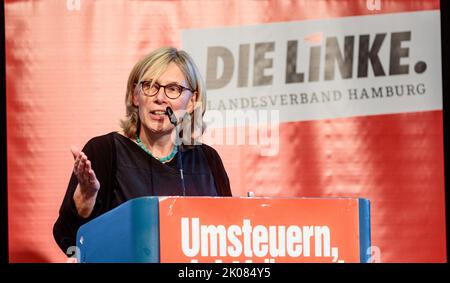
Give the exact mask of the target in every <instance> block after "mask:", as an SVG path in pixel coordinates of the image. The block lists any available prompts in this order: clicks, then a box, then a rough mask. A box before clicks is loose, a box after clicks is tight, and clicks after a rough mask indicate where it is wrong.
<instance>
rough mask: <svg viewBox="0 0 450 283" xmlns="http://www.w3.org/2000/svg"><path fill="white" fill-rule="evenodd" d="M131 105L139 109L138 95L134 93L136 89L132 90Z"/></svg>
mask: <svg viewBox="0 0 450 283" xmlns="http://www.w3.org/2000/svg"><path fill="white" fill-rule="evenodd" d="M133 105H134V106H136V107H139V93H138V92H137V91H136V88H135V89H134V90H133Z"/></svg>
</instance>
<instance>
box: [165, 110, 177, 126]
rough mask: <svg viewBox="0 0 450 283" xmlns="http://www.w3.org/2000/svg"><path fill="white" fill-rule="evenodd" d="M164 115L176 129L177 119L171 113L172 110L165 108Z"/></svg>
mask: <svg viewBox="0 0 450 283" xmlns="http://www.w3.org/2000/svg"><path fill="white" fill-rule="evenodd" d="M166 115H167V116H168V117H169V121H170V123H172V124H173V125H174V126H175V127H176V126H177V124H178V121H177V117H176V116H175V114H174V113H173V110H172V108H170V107H169V106H167V108H166Z"/></svg>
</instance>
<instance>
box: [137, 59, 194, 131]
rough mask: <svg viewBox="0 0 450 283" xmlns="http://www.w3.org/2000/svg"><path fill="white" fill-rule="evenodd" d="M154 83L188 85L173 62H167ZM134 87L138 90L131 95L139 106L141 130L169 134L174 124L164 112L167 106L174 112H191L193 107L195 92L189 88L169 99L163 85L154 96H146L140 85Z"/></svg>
mask: <svg viewBox="0 0 450 283" xmlns="http://www.w3.org/2000/svg"><path fill="white" fill-rule="evenodd" d="M153 79H154V78H152V77H150V76H144V80H145V81H150V80H153ZM156 83H157V84H159V85H168V84H172V83H176V84H178V85H179V86H183V87H187V88H188V87H189V86H188V84H187V82H186V78H185V77H184V75H183V73H182V72H181V70H180V68H179V67H178V66H177V65H176V64H175V63H173V62H171V63H169V65H168V66H167V70H166V71H165V72H164V73H163V74H162V75H161V76H160V77H159V78H158V79H157V80H156ZM136 87H138V90H139V91H138V92H135V94H134V95H133V103H134V105H136V106H137V107H139V119H140V121H141V130H144V129H145V130H149V131H151V132H153V133H157V134H170V133H171V132H172V130H173V128H174V126H173V125H172V124H171V123H170V121H169V118H168V116H167V115H166V114H165V111H166V108H167V106H170V107H171V108H172V110H173V111H174V112H175V114H177V112H178V111H180V112H181V113H182V112H183V111H187V112H188V113H191V112H192V111H193V109H194V104H195V94H194V93H192V92H191V91H189V90H184V91H182V93H181V95H180V96H179V97H178V98H176V99H170V98H168V97H167V96H166V95H165V93H164V88H163V87H160V88H159V91H158V92H157V93H156V95H154V96H146V95H144V93H143V91H142V89H141V86H140V85H138V86H136ZM180 112H178V113H180ZM178 116H179V115H177V117H178ZM142 127H144V129H142Z"/></svg>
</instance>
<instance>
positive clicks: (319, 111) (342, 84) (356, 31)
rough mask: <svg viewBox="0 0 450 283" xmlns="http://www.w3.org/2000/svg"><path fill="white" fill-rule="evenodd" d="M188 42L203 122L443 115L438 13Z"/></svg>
mask: <svg viewBox="0 0 450 283" xmlns="http://www.w3.org/2000/svg"><path fill="white" fill-rule="evenodd" d="M182 45H183V49H184V50H186V51H187V52H188V53H189V54H191V55H192V57H193V58H194V60H195V61H196V62H197V64H198V66H199V68H200V71H201V72H202V74H203V75H204V76H205V80H206V84H207V89H208V106H207V107H208V108H207V109H208V110H209V111H207V112H206V117H205V119H206V120H208V118H207V117H208V112H209V113H212V114H214V112H216V114H217V111H212V110H219V111H221V113H222V114H225V113H226V112H227V111H226V110H238V109H241V110H249V109H252V110H253V111H254V110H255V109H256V110H264V111H267V110H279V119H280V122H289V121H304V120H316V119H325V118H340V117H354V116H366V115H380V114H391V113H405V112H417V111H430V110H439V109H442V84H441V80H442V79H441V48H440V12H439V11H435V10H434V11H423V12H408V13H395V14H384V15H371V16H355V17H345V18H338V19H323V20H308V21H301V22H286V23H274V24H261V25H252V26H239V27H231V28H214V29H193V30H183V31H182ZM228 112H230V111H228ZM212 120H213V121H211V123H212V124H210V125H209V126H213V125H214V119H212ZM222 120H227V119H222ZM216 126H224V125H223V124H221V125H216ZM230 126H231V125H230Z"/></svg>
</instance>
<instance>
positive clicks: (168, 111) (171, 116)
mask: <svg viewBox="0 0 450 283" xmlns="http://www.w3.org/2000/svg"><path fill="white" fill-rule="evenodd" d="M166 115H167V116H168V117H169V121H170V123H172V125H174V126H175V134H176V141H175V142H176V143H177V144H178V143H179V144H180V150H179V151H178V160H177V161H178V169H179V170H180V178H181V188H182V189H183V196H186V186H185V184H184V174H183V156H182V155H183V151H182V147H181V143H180V142H179V139H180V133H179V131H178V127H177V125H178V121H177V117H176V116H175V114H174V113H173V110H172V108H170V107H167V108H166Z"/></svg>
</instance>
